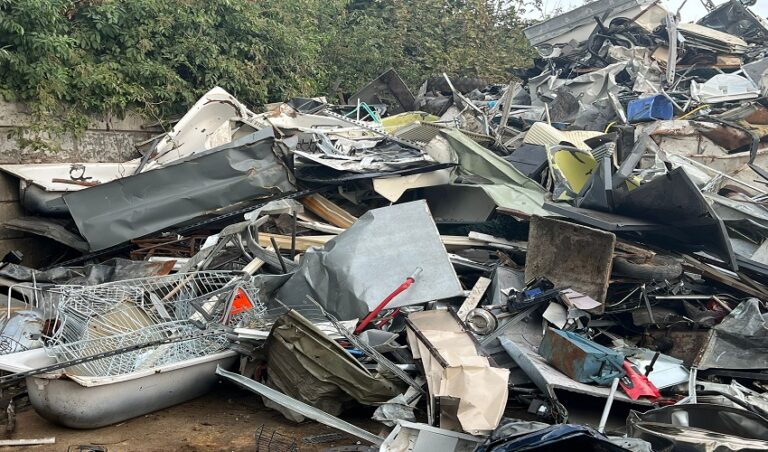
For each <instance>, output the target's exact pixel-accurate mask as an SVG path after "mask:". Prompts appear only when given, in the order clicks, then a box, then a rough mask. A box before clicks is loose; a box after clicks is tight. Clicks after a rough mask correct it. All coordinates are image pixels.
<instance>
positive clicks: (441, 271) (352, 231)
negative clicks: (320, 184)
mask: <svg viewBox="0 0 768 452" xmlns="http://www.w3.org/2000/svg"><path fill="white" fill-rule="evenodd" d="M419 267H420V268H421V269H422V272H421V274H420V275H418V276H417V277H416V282H415V283H414V284H413V285H412V286H411V287H410V288H409V289H407V290H406V291H405V292H402V293H401V294H400V295H398V296H397V297H396V298H394V299H393V300H392V302H391V303H390V304H389V305H388V306H387V307H388V308H395V307H399V306H408V305H413V304H418V303H426V302H428V301H432V300H440V299H443V298H451V297H456V296H460V295H462V294H463V291H462V288H461V284H460V283H459V280H458V278H457V276H456V272H455V271H454V269H453V266H452V265H451V262H450V259H449V258H448V253H447V252H446V251H445V247H444V246H443V244H442V242H441V241H440V234H439V233H438V231H437V227H436V226H435V223H434V221H433V220H432V216H431V215H430V212H429V209H428V207H427V204H426V202H424V201H415V202H410V203H405V204H396V205H393V206H390V207H383V208H380V209H373V210H370V211H368V212H367V213H366V214H365V215H363V216H361V217H360V219H359V220H357V222H356V223H355V224H353V225H352V226H351V227H350V228H349V229H347V230H346V231H344V232H343V233H341V234H340V235H339V236H338V237H336V238H334V239H332V240H331V241H329V242H328V243H326V244H325V246H324V247H323V248H313V249H310V250H308V251H307V252H306V253H305V254H304V258H303V260H302V263H301V266H300V268H299V270H298V271H297V272H296V273H295V274H294V275H293V276H292V277H291V278H290V279H289V280H288V282H286V283H285V285H283V287H281V288H280V290H279V291H278V293H277V298H278V299H279V300H280V301H282V302H283V303H285V304H286V305H288V306H301V305H304V304H305V303H306V297H307V296H308V295H309V296H311V297H312V298H314V299H315V300H317V301H318V302H319V303H320V304H321V305H323V307H324V308H325V309H327V310H328V311H329V312H330V313H332V314H333V315H334V316H335V317H337V318H339V319H342V320H348V319H352V318H356V317H357V318H362V317H363V316H365V315H366V314H367V313H368V312H369V311H370V310H372V309H373V308H375V307H376V306H377V305H378V304H379V303H380V302H381V301H382V300H383V299H384V298H385V297H386V296H387V295H389V294H390V293H392V292H393V291H394V290H395V289H396V288H398V287H399V286H400V285H401V284H402V283H403V282H405V280H406V278H407V277H408V276H410V275H412V274H413V273H414V271H415V270H416V269H417V268H419Z"/></svg>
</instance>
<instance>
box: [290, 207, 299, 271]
mask: <svg viewBox="0 0 768 452" xmlns="http://www.w3.org/2000/svg"><path fill="white" fill-rule="evenodd" d="M297 215H298V213H297V212H296V210H293V209H292V210H291V217H292V218H293V221H292V222H291V260H293V259H294V258H295V257H296V221H297V218H296V217H297Z"/></svg>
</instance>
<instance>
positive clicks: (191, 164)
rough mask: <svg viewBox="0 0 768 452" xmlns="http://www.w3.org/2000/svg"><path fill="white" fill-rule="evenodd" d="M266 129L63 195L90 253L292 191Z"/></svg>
mask: <svg viewBox="0 0 768 452" xmlns="http://www.w3.org/2000/svg"><path fill="white" fill-rule="evenodd" d="M277 147H278V142H276V141H275V139H274V136H273V135H272V131H271V130H264V131H261V132H257V133H255V134H252V135H249V136H247V137H244V138H241V139H239V140H236V141H234V142H232V143H230V144H227V145H224V146H221V147H218V148H214V149H210V150H208V151H206V152H203V153H199V154H196V155H194V156H192V157H190V158H188V159H184V160H182V161H179V162H176V163H174V164H171V165H167V166H165V167H162V168H158V169H155V170H153V171H148V172H145V173H141V174H137V175H134V176H129V177H125V178H122V179H118V180H115V181H112V182H109V183H106V184H101V185H98V186H95V187H90V188H87V189H85V190H81V191H78V192H74V193H68V194H66V195H64V201H65V202H66V203H67V206H68V207H69V211H70V213H71V214H72V218H74V220H75V223H76V224H77V228H78V229H79V230H80V233H81V234H82V235H83V237H85V239H86V240H87V241H88V243H89V244H90V246H91V249H92V250H94V251H98V250H102V249H104V248H108V247H110V246H114V245H119V244H121V243H123V242H126V241H128V240H131V239H135V238H138V237H143V236H145V235H148V234H152V233H155V232H158V231H161V230H163V229H165V228H168V227H170V226H174V225H178V224H181V223H183V222H185V221H189V220H192V219H194V218H197V217H200V216H202V215H205V214H208V213H211V212H215V211H217V210H218V209H221V208H222V207H223V206H232V205H236V204H238V203H241V202H245V201H250V200H255V199H259V198H269V197H273V196H278V195H281V194H283V193H287V192H291V191H294V190H295V187H294V185H293V176H292V174H291V173H290V171H289V170H288V168H287V167H286V165H285V163H284V162H283V161H282V159H281V157H282V156H281V155H279V153H278V151H277Z"/></svg>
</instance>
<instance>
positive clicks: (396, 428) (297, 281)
mask: <svg viewBox="0 0 768 452" xmlns="http://www.w3.org/2000/svg"><path fill="white" fill-rule="evenodd" d="M525 33H526V36H527V37H528V39H529V40H530V42H531V44H532V45H533V46H534V48H535V49H536V50H537V51H538V53H539V57H537V58H536V59H535V62H534V65H533V66H532V67H530V68H527V69H524V70H516V72H515V77H516V78H515V80H516V81H514V82H512V83H510V84H508V85H490V86H487V85H485V84H484V83H482V82H480V81H478V80H475V79H451V78H449V77H447V76H443V77H436V78H433V79H431V80H429V81H427V82H425V83H424V85H423V86H422V87H421V89H420V90H419V91H418V93H417V94H416V95H415V96H414V95H413V94H412V93H411V91H410V90H409V89H408V88H407V86H406V85H405V83H404V82H403V81H402V80H401V79H400V77H399V76H398V75H397V73H396V72H395V71H394V70H389V71H387V72H385V73H384V74H382V75H381V76H380V77H379V78H377V79H376V80H374V81H373V82H371V83H370V84H369V85H367V86H365V87H363V88H362V89H360V90H359V91H358V92H357V93H355V94H353V95H351V96H350V97H349V98H348V99H347V102H344V103H342V104H338V105H336V104H330V103H328V102H327V101H326V100H325V99H324V98H296V99H291V100H289V101H287V102H284V103H277V104H271V105H268V106H267V107H266V109H265V112H263V113H254V112H253V111H251V110H249V109H248V108H247V107H246V106H245V105H243V104H241V103H240V102H239V101H238V100H237V99H235V98H234V97H233V96H231V95H230V94H228V93H226V92H225V91H224V90H222V89H221V88H214V89H213V90H211V91H210V92H208V93H207V94H206V95H205V96H203V98H202V99H200V101H198V102H197V103H196V104H195V105H194V106H193V107H192V108H191V109H190V110H189V112H188V113H187V115H185V116H184V117H183V118H182V119H181V120H179V121H178V122H177V123H176V124H175V126H174V127H173V129H172V130H171V131H170V132H168V133H167V134H164V135H162V136H160V137H158V138H157V139H156V140H153V141H152V142H151V143H148V144H147V146H146V149H144V151H143V157H142V158H139V159H136V160H132V161H128V162H123V163H115V164H108V163H99V164H95V163H83V164H77V165H71V164H61V165H54V164H47V165H4V166H0V169H2V170H3V171H5V172H7V173H10V174H13V175H15V176H17V177H18V178H19V179H20V184H21V191H20V197H21V200H22V203H23V205H24V207H25V209H26V211H27V212H29V216H26V217H22V218H17V219H14V220H10V221H8V222H6V223H5V227H8V228H13V229H16V230H22V231H25V232H29V233H33V234H38V235H41V236H45V237H47V238H49V239H53V240H55V241H57V242H60V243H62V244H64V245H66V246H68V247H69V248H71V249H72V252H71V253H70V257H73V258H72V259H70V260H69V261H64V262H57V263H52V264H51V265H50V266H49V267H48V268H45V269H31V268H27V267H25V266H23V265H21V262H15V263H14V262H9V261H8V260H9V259H6V263H4V264H3V267H2V268H0V277H1V278H2V282H3V284H4V285H5V286H6V287H9V292H8V316H7V318H6V320H5V323H4V326H3V328H2V333H1V334H2V342H0V343H2V345H3V352H4V354H3V355H0V369H3V370H5V371H7V372H11V374H10V375H7V376H4V377H0V382H9V381H14V380H19V379H21V378H25V379H26V381H27V388H28V391H29V395H30V400H31V403H32V405H33V407H34V408H35V409H36V410H37V411H38V412H39V413H40V414H41V415H42V416H44V417H46V418H48V419H50V420H52V421H54V422H58V423H61V424H63V425H67V426H71V427H76V428H93V427H98V426H102V425H107V424H111V423H115V422H120V421H122V420H124V419H128V418H131V417H135V416H138V415H141V414H144V413H146V412H148V411H151V410H156V409H160V408H163V407H166V406H170V405H173V404H176V403H180V402H183V401H185V400H188V399H190V398H192V397H195V396H197V395H200V394H202V393H204V392H205V391H207V390H208V389H210V387H211V385H212V384H213V383H214V382H215V381H216V379H217V378H218V376H221V377H224V378H225V379H227V380H231V381H233V382H235V383H236V384H238V385H240V386H243V387H245V388H247V389H249V390H252V391H254V392H256V393H258V394H259V395H261V396H262V397H263V399H264V403H265V404H266V405H267V406H269V407H272V408H274V409H276V410H278V411H280V412H281V413H282V414H283V415H284V416H285V417H286V418H288V419H291V420H293V421H297V422H300V421H302V420H304V419H305V418H309V419H313V420H315V421H318V422H321V423H325V424H327V425H330V426H332V427H334V428H337V429H339V430H342V431H344V432H346V433H347V434H349V435H351V436H352V437H355V438H354V439H350V443H352V442H354V441H355V440H358V439H361V440H364V441H367V442H368V443H371V444H372V445H373V446H372V447H374V448H376V449H377V450H382V451H409V450H413V451H416V452H422V451H430V450H457V451H458V450H478V451H505V450H542V451H543V450H554V449H553V448H559V447H568V446H571V447H576V448H577V449H578V450H610V451H624V450H633V451H650V450H659V451H662V450H663V451H670V450H680V451H683V450H684V451H690V450H701V451H705V450H706V451H711V450H766V449H768V395H767V394H768V392H766V390H768V386H767V385H768V333H767V332H768V323H767V322H768V317H765V315H766V312H768V304H766V303H767V302H768V208H766V202H768V145H765V144H764V142H766V141H768V101H767V100H766V99H767V97H768V21H766V20H765V19H762V18H760V17H757V16H756V15H755V14H753V13H752V12H751V10H750V9H749V2H748V1H740V0H730V1H729V2H726V3H724V4H722V5H720V6H719V7H717V8H715V9H714V10H712V11H711V12H710V13H709V14H708V15H707V16H705V17H704V18H702V19H701V20H699V21H698V22H697V23H681V21H680V20H679V19H678V18H677V17H676V16H675V13H674V11H672V12H670V11H668V10H666V9H665V8H664V7H663V5H662V4H661V3H659V2H658V1H644V0H599V1H597V2H593V3H590V4H588V5H586V6H583V7H581V8H578V9H576V10H574V11H571V12H569V13H566V14H563V15H562V16H559V17H555V18H553V19H550V20H547V21H545V22H542V23H539V24H537V25H535V26H532V27H530V28H528V29H526V30H525ZM75 256H76V257H75ZM10 257H11V258H13V257H18V256H10ZM127 258H130V259H127ZM238 356H239V366H235V369H236V371H234V370H232V367H233V364H235V361H236V360H237V357H238ZM148 379H151V380H152V384H151V385H148V384H147V383H146V382H147V380H148ZM41 380H45V381H46V382H47V384H41V383H40V381H41ZM147 387H151V388H155V389H150V390H147V389H146V388H147ZM107 394H109V396H108V395H107ZM106 398H109V400H110V403H109V404H105V403H103V401H104V400H105V399H106ZM359 405H365V406H370V407H375V411H373V408H372V409H371V410H372V412H373V415H372V417H373V419H374V420H376V421H379V422H381V423H382V427H386V430H385V431H383V433H382V432H370V431H368V430H364V429H362V428H360V427H358V426H355V425H352V424H350V423H348V422H346V421H344V420H343V419H342V418H343V417H344V413H345V412H346V411H347V410H349V409H350V408H351V407H354V406H359ZM75 407H77V409H75ZM83 407H86V409H83ZM347 450H349V449H347Z"/></svg>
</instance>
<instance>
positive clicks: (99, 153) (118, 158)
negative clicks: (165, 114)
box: [0, 101, 160, 163]
mask: <svg viewBox="0 0 768 452" xmlns="http://www.w3.org/2000/svg"><path fill="white" fill-rule="evenodd" d="M30 121H31V118H30V116H29V115H28V114H27V113H26V110H25V108H24V106H23V105H22V104H18V103H10V102H2V101H0V163H61V162H122V161H126V160H130V159H132V158H135V157H138V156H139V153H138V152H137V151H136V148H135V144H136V143H141V142H142V141H145V140H148V139H150V138H151V137H152V136H154V135H156V134H157V133H159V132H160V131H159V129H156V128H147V127H145V126H144V124H146V123H147V121H146V120H145V119H143V118H141V117H139V116H138V115H128V116H127V117H126V118H93V122H92V123H91V124H90V125H89V127H88V129H87V130H86V131H85V133H84V134H83V135H82V136H81V137H80V138H75V137H74V136H72V135H65V136H59V137H46V138H48V139H50V140H51V141H55V142H57V143H59V145H60V146H61V148H62V149H61V151H59V152H56V151H44V150H40V149H20V147H19V144H18V143H17V142H16V140H15V139H13V138H9V137H8V134H9V133H10V132H13V131H14V130H16V128H18V127H23V126H25V125H28V124H29V123H30Z"/></svg>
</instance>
